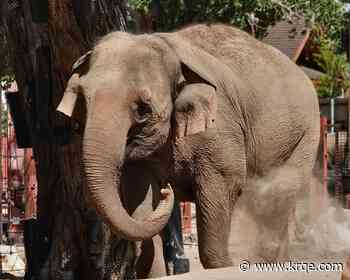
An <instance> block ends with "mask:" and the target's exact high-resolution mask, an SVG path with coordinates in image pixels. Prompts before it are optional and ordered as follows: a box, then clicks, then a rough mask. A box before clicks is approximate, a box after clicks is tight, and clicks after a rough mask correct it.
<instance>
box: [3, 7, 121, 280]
mask: <svg viewBox="0 0 350 280" xmlns="http://www.w3.org/2000/svg"><path fill="white" fill-rule="evenodd" d="M1 1H2V2H3V1H5V0H1ZM6 1H7V0H6ZM8 3H9V7H8V9H6V14H7V20H6V25H7V35H8V37H9V38H10V44H11V49H12V57H13V66H14V69H15V77H16V80H17V83H18V86H19V90H20V92H21V94H22V97H23V98H24V100H25V104H26V110H25V112H24V113H25V114H26V118H27V120H28V125H29V130H30V135H31V139H30V140H31V142H32V145H33V150H34V156H35V160H36V163H37V176H38V224H39V226H38V239H39V240H38V249H39V253H38V254H39V255H38V260H39V263H40V265H39V267H38V269H37V271H36V272H35V273H36V274H37V275H39V274H40V279H54V280H58V279H87V280H89V279H104V275H105V273H104V266H105V264H106V261H105V260H106V259H108V258H106V257H107V256H106V254H107V253H106V248H109V246H107V245H108V244H107V243H108V241H109V238H108V234H109V233H108V231H107V230H106V227H105V226H104V225H103V224H102V223H101V221H99V219H98V217H97V215H96V214H95V212H94V211H93V210H92V209H91V208H90V207H89V202H88V198H87V195H86V192H85V189H86V187H85V180H84V174H83V169H82V167H81V162H80V160H81V143H82V130H83V129H82V128H83V125H84V110H85V108H84V104H83V102H78V104H79V105H78V107H77V108H76V110H75V112H74V115H73V118H72V120H67V119H65V118H64V117H63V116H60V115H59V114H58V113H56V110H55V109H56V106H57V105H58V103H59V101H60V98H61V97H62V94H63V91H64V88H65V85H66V82H67V80H68V78H69V76H70V71H71V67H72V64H73V63H74V61H75V60H76V59H77V58H79V57H80V56H81V55H83V54H84V53H85V52H86V51H88V50H89V49H90V48H91V47H92V45H93V43H94V41H95V40H96V39H98V37H100V36H102V35H104V34H106V33H108V32H109V31H112V30H125V29H126V3H125V2H124V0H84V1H80V0H46V1H45V0H40V1H39V0H38V1H33V0H21V1H19V0H12V1H8ZM0 18H1V16H0ZM105 279H106V278H105Z"/></svg>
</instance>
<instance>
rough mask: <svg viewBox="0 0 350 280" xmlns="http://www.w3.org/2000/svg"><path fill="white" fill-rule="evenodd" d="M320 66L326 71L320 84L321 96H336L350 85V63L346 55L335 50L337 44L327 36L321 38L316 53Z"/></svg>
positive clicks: (318, 89) (319, 93)
mask: <svg viewBox="0 0 350 280" xmlns="http://www.w3.org/2000/svg"><path fill="white" fill-rule="evenodd" d="M314 57H315V60H316V62H317V64H318V65H319V67H320V68H321V69H322V70H323V71H324V72H325V75H324V76H323V77H322V78H321V80H320V84H319V85H318V88H317V92H318V95H319V96H320V97H336V96H339V95H341V94H342V92H343V91H345V90H347V89H348V88H349V87H350V82H349V76H348V75H349V70H350V65H349V63H348V62H347V58H346V56H345V55H341V54H337V53H336V52H335V44H334V42H332V41H330V40H329V39H328V38H326V37H323V38H322V37H321V38H320V50H319V53H316V54H314Z"/></svg>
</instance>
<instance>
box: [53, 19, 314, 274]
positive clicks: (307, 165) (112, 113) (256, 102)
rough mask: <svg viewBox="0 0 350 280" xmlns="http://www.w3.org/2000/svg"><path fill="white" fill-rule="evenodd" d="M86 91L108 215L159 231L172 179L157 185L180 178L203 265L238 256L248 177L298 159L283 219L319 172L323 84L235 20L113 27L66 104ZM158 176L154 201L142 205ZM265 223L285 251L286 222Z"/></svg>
mask: <svg viewBox="0 0 350 280" xmlns="http://www.w3.org/2000/svg"><path fill="white" fill-rule="evenodd" d="M78 95H82V96H83V97H84V98H81V99H77V96H78ZM77 100H85V102H86V108H87V115H86V124H85V130H84V139H83V163H84V166H85V172H86V177H87V185H88V191H89V193H90V195H91V198H92V200H93V201H94V204H95V206H96V209H97V210H98V212H99V213H100V215H101V216H102V217H103V218H104V219H105V221H106V222H107V223H108V224H109V225H110V226H111V229H112V230H113V231H114V232H115V233H117V234H119V235H120V236H122V237H124V238H126V239H128V240H134V241H140V240H146V239H150V238H152V237H153V236H155V235H156V234H157V233H158V232H159V231H161V229H162V228H163V227H164V226H165V224H166V222H167V220H168V218H169V216H170V214H171V209H172V203H173V192H172V190H171V188H165V189H162V193H163V194H160V193H159V188H160V187H161V186H164V185H166V183H168V182H170V184H171V185H172V186H173V187H174V192H175V197H176V199H178V200H187V201H194V202H195V203H196V213H197V224H198V239H199V240H198V243H199V244H198V245H199V254H200V260H201V262H202V264H203V266H204V267H205V268H219V267H226V266H230V265H232V261H231V259H230V257H229V250H228V242H229V235H230V220H231V215H232V212H233V209H234V205H235V202H236V200H237V198H238V196H239V193H240V192H241V191H242V192H243V193H244V191H245V189H246V187H247V184H248V183H249V182H250V179H252V178H254V180H255V179H259V178H261V179H264V178H265V177H268V176H271V173H272V172H273V171H274V170H276V168H278V170H280V171H281V170H282V171H283V170H290V169H292V170H296V173H297V176H296V177H293V179H291V180H290V181H288V180H287V179H285V180H282V181H283V184H284V186H283V188H281V190H284V189H286V188H287V187H286V185H285V184H287V186H288V184H289V185H290V186H291V188H290V189H292V191H291V192H289V194H288V196H287V198H286V197H285V196H284V194H283V191H281V192H280V196H279V199H278V203H275V204H274V205H270V206H269V211H272V212H273V213H275V215H276V216H279V217H280V218H281V217H282V218H285V219H280V220H283V221H284V222H285V224H287V220H288V218H287V217H288V213H289V210H290V209H291V208H292V207H294V206H293V205H292V204H293V199H290V198H291V197H294V196H295V194H296V192H297V191H299V190H301V189H302V188H304V187H305V188H307V186H308V185H309V183H310V176H311V174H312V169H313V166H314V163H315V159H316V154H317V147H318V143H319V109H318V101H317V96H316V92H315V89H314V87H313V85H312V83H311V81H310V80H309V79H308V78H307V77H306V76H305V74H304V73H303V72H302V71H301V70H300V69H299V68H298V67H297V66H296V65H295V64H294V63H293V62H292V61H290V60H289V59H288V58H287V57H286V56H285V55H283V54H282V53H280V52H279V51H278V50H276V49H274V48H273V47H271V46H268V45H265V44H263V43H261V42H260V41H258V40H256V39H254V38H253V37H251V36H250V35H249V34H247V33H245V32H243V31H240V30H238V29H236V28H233V27H230V26H226V25H220V24H213V25H206V24H200V25H193V26H190V27H186V28H183V29H181V30H179V31H176V32H173V33H154V34H143V35H133V34H128V33H123V32H114V33H111V34H109V35H107V36H105V37H103V38H102V39H101V40H100V41H99V42H97V44H96V46H95V47H94V48H93V50H92V51H91V53H90V54H88V56H87V57H85V58H83V60H82V61H80V62H79V63H78V65H77V67H76V69H75V72H74V73H73V75H72V77H71V79H70V81H69V82H68V85H67V89H66V92H65V95H64V97H63V99H62V101H61V103H60V105H59V107H58V110H59V111H61V112H63V113H65V114H66V115H71V114H72V111H73V108H74V104H75V103H76V101H77ZM79 102H80V101H79ZM136 167H137V168H136ZM135 168H136V169H135ZM281 174H285V173H284V172H281ZM274 176H278V174H274ZM255 181H256V180H255ZM149 186H152V190H153V192H152V197H153V198H152V205H153V208H155V210H154V211H137V207H138V205H139V204H142V199H144V198H145V197H147V195H146V193H147V191H146V190H147V189H148V187H149ZM259 187H260V188H264V187H265V186H264V185H261V186H259V184H256V188H259ZM280 187H281V186H280V185H279V184H275V185H273V186H269V189H271V188H272V189H273V190H275V189H277V190H278V188H280ZM139 193H142V194H141V195H140V194H139ZM135 196H137V198H135ZM159 201H160V203H159ZM158 203H159V205H158ZM289 204H290V205H289ZM157 205H158V206H157ZM156 206H157V207H156ZM271 209H272V210H271ZM262 211H263V209H262ZM135 213H136V214H135ZM271 220H273V219H271ZM264 228H266V229H267V230H268V231H270V233H271V250H273V251H274V252H276V254H278V252H279V250H280V248H279V246H275V245H274V244H278V242H279V241H281V242H282V239H283V237H284V235H285V230H286V226H284V225H283V226H277V227H276V223H275V222H274V221H270V220H266V221H264Z"/></svg>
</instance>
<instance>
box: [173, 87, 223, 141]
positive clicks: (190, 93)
mask: <svg viewBox="0 0 350 280" xmlns="http://www.w3.org/2000/svg"><path fill="white" fill-rule="evenodd" d="M174 107H175V113H174V114H175V128H176V137H178V138H181V137H184V136H188V135H191V134H195V133H199V132H203V131H206V130H207V129H208V128H212V127H215V118H216V110H217V102H216V92H215V88H214V87H213V86H211V85H208V84H206V83H193V84H187V85H185V86H184V88H183V89H182V90H181V92H180V94H179V96H178V97H177V99H176V100H175V106H174Z"/></svg>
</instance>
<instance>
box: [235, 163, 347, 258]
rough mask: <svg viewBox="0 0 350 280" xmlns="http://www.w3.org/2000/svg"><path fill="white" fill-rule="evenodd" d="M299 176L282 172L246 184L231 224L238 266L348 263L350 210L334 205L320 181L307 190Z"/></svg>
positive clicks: (294, 172)
mask: <svg viewBox="0 0 350 280" xmlns="http://www.w3.org/2000/svg"><path fill="white" fill-rule="evenodd" d="M301 176H302V174H300V171H299V172H298V171H297V170H293V169H286V168H284V169H279V170H275V171H274V172H273V173H271V174H270V175H269V176H267V177H265V178H264V179H252V180H250V181H249V182H248V184H247V185H248V186H247V188H246V189H244V190H243V193H242V196H241V197H240V199H239V201H238V203H237V205H236V207H235V210H234V214H233V220H232V228H231V232H232V234H231V238H230V253H231V256H232V258H233V260H234V262H235V263H237V261H239V260H243V259H244V260H251V261H277V260H281V261H286V260H295V261H306V260H309V261H334V260H337V261H344V258H345V256H346V255H350V210H346V209H343V208H342V207H340V206H339V205H336V203H335V201H334V200H332V199H331V198H330V197H328V194H326V192H325V190H323V186H322V184H321V182H320V181H319V180H318V179H317V178H315V177H313V178H312V179H311V184H310V187H306V186H305V184H304V183H303V180H302V177H301ZM286 225H288V226H286Z"/></svg>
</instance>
